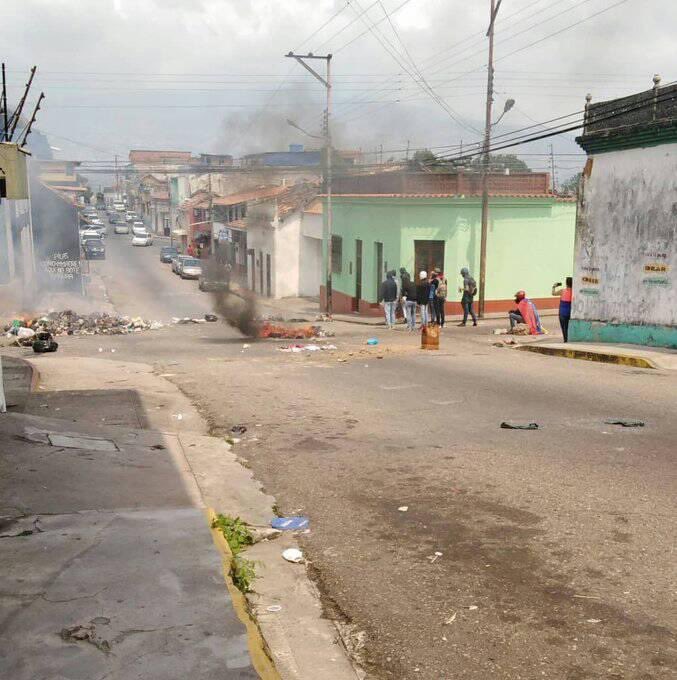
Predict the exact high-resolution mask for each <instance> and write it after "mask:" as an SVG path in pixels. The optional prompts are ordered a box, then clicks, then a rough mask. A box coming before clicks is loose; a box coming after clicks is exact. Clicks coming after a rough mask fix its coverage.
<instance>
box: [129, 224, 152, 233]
mask: <svg viewBox="0 0 677 680" xmlns="http://www.w3.org/2000/svg"><path fill="white" fill-rule="evenodd" d="M147 233H148V229H146V225H145V224H144V223H143V222H133V223H132V234H147Z"/></svg>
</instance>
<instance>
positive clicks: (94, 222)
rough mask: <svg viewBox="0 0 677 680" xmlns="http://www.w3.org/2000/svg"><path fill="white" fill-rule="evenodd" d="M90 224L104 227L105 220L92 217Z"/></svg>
mask: <svg viewBox="0 0 677 680" xmlns="http://www.w3.org/2000/svg"><path fill="white" fill-rule="evenodd" d="M89 223H90V224H91V225H92V226H94V227H103V220H102V219H101V218H100V217H90V218H89Z"/></svg>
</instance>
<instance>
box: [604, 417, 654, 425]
mask: <svg viewBox="0 0 677 680" xmlns="http://www.w3.org/2000/svg"><path fill="white" fill-rule="evenodd" d="M604 422H605V423H606V424H607V425H620V426H621V427H644V421H643V420H626V419H624V418H612V419H610V420H605V421H604Z"/></svg>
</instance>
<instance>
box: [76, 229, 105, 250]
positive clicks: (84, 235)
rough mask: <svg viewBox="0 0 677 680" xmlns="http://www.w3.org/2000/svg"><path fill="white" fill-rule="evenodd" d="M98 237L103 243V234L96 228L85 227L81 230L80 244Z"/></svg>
mask: <svg viewBox="0 0 677 680" xmlns="http://www.w3.org/2000/svg"><path fill="white" fill-rule="evenodd" d="M94 239H98V240H100V241H101V242H102V243H103V234H102V233H101V232H100V231H96V230H95V229H85V230H84V231H81V232H80V244H81V245H83V246H84V245H85V241H92V240H94Z"/></svg>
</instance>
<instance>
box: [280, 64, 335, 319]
mask: <svg viewBox="0 0 677 680" xmlns="http://www.w3.org/2000/svg"><path fill="white" fill-rule="evenodd" d="M285 57H289V58H291V59H296V61H298V63H299V64H301V66H303V68H304V69H306V71H308V72H309V73H310V74H311V75H312V76H313V77H314V78H316V79H317V80H319V81H320V82H321V83H322V84H323V85H324V87H325V89H326V91H327V108H326V110H325V114H324V154H323V158H324V163H323V164H322V165H323V175H324V177H323V180H324V191H325V194H326V196H327V219H326V220H325V225H326V226H325V229H324V232H325V233H324V237H325V242H326V252H327V271H326V284H325V288H326V303H327V304H326V307H327V309H326V312H327V315H328V316H331V313H332V308H333V304H332V297H333V296H332V282H331V279H332V264H333V259H334V258H333V254H334V253H333V250H334V249H333V247H332V232H333V223H334V213H333V210H332V204H331V192H332V146H331V125H330V120H331V57H332V55H331V54H325V55H319V54H313V53H312V52H309V53H308V54H294V53H293V52H289V53H288V54H285ZM311 59H320V60H321V61H324V62H325V63H326V65H327V71H326V77H322V76H321V75H320V74H319V73H318V72H317V71H316V70H315V69H314V68H312V67H311V66H309V65H308V64H307V63H306V61H307V60H311Z"/></svg>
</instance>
